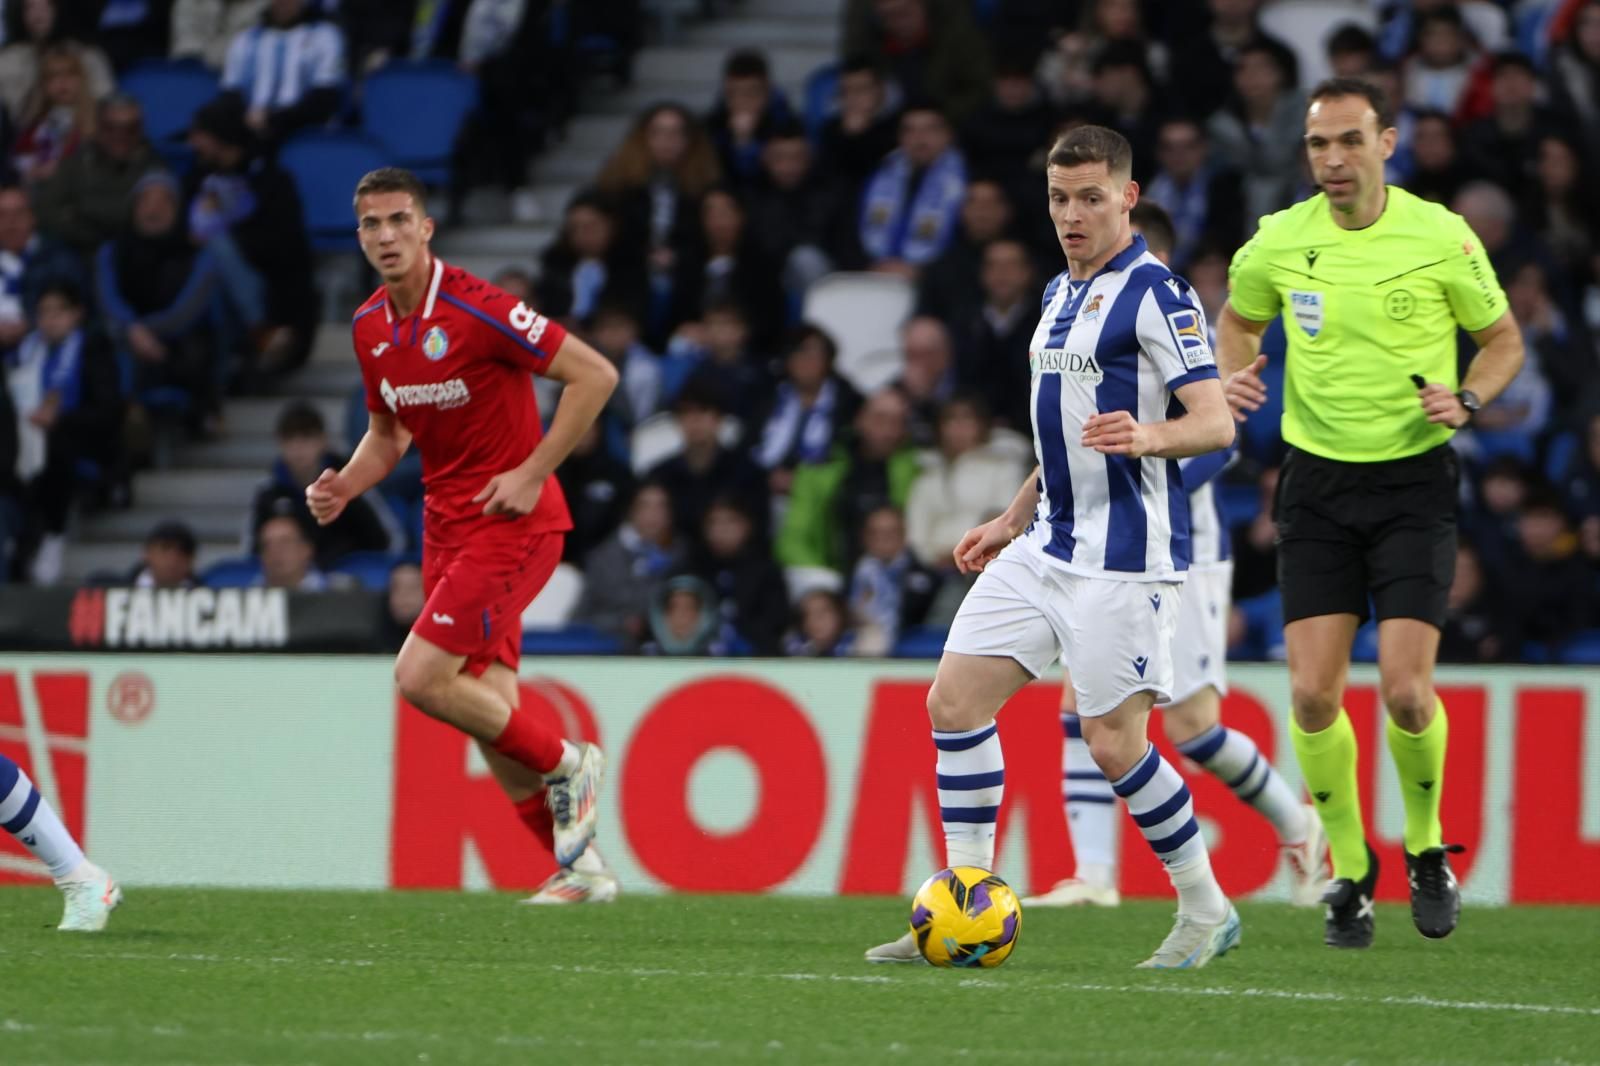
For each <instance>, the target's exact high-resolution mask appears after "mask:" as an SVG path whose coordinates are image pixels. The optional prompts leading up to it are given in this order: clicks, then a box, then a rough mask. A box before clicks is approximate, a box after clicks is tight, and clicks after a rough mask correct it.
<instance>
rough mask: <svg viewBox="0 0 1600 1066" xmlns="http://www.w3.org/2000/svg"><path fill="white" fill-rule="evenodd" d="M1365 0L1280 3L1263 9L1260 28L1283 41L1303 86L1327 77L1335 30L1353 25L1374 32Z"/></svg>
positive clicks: (1374, 20) (1373, 18) (1375, 23)
mask: <svg viewBox="0 0 1600 1066" xmlns="http://www.w3.org/2000/svg"><path fill="white" fill-rule="evenodd" d="M1374 6H1375V5H1372V4H1368V3H1365V2H1364V0H1278V2H1277V3H1274V4H1267V5H1265V6H1264V7H1263V8H1262V10H1261V29H1262V30H1263V31H1265V32H1266V33H1267V34H1269V35H1271V36H1273V37H1275V38H1277V39H1278V40H1280V41H1283V42H1284V43H1285V44H1287V45H1288V46H1289V47H1290V49H1291V50H1293V51H1294V53H1295V59H1296V60H1297V61H1298V62H1299V65H1300V84H1301V85H1308V86H1309V85H1315V84H1316V83H1317V82H1319V81H1321V80H1322V79H1324V78H1326V77H1328V75H1329V74H1330V73H1331V72H1330V71H1329V69H1328V55H1327V43H1328V38H1329V37H1330V36H1332V34H1333V31H1334V30H1336V29H1338V28H1339V27H1340V26H1343V25H1345V24H1346V23H1354V24H1355V25H1357V26H1360V27H1361V28H1362V29H1364V30H1367V31H1368V32H1373V33H1375V32H1376V31H1377V28H1378V20H1377V17H1376V15H1375V14H1374V13H1373V11H1372V8H1373V7H1374Z"/></svg>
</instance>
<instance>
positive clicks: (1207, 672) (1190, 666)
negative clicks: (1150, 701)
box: [1172, 562, 1233, 703]
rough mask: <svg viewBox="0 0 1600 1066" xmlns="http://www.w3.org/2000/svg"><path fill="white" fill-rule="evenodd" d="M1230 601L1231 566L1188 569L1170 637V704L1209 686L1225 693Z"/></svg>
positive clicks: (1231, 600)
mask: <svg viewBox="0 0 1600 1066" xmlns="http://www.w3.org/2000/svg"><path fill="white" fill-rule="evenodd" d="M1232 602H1233V564H1232V563H1231V562H1229V563H1217V564H1215V565H1214V566H1208V567H1205V568H1203V569H1199V570H1190V571H1189V579H1188V580H1187V581H1185V582H1184V583H1183V604H1182V606H1180V607H1179V608H1178V632H1177V635H1176V636H1174V637H1173V638H1172V675H1173V681H1172V702H1173V703H1178V702H1179V701H1181V700H1186V699H1188V698H1189V697H1190V696H1193V695H1194V694H1195V693H1196V692H1199V691H1200V690H1201V689H1203V688H1205V687H1206V686H1207V685H1210V686H1211V687H1212V688H1214V689H1216V690H1217V695H1219V696H1225V695H1227V694H1228V681H1227V666H1226V662H1227V658H1228V609H1229V607H1230V605H1231V604H1232Z"/></svg>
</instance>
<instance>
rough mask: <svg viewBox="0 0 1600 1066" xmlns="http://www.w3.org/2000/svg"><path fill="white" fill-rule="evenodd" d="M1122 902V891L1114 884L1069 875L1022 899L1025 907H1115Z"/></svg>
mask: <svg viewBox="0 0 1600 1066" xmlns="http://www.w3.org/2000/svg"><path fill="white" fill-rule="evenodd" d="M1121 902H1122V893H1120V892H1118V891H1117V890H1116V888H1115V886H1112V885H1097V884H1095V883H1094V882H1092V881H1081V880H1079V879H1078V878H1076V877H1069V878H1067V879H1066V880H1064V881H1057V882H1056V883H1055V885H1054V887H1052V888H1051V889H1050V891H1048V892H1041V893H1040V894H1039V895H1037V896H1029V897H1028V898H1027V899H1025V900H1023V901H1022V905H1023V906H1025V907H1081V906H1085V905H1090V906H1095V907H1115V906H1117V905H1118V904H1120V903H1121Z"/></svg>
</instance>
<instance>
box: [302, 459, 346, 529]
mask: <svg viewBox="0 0 1600 1066" xmlns="http://www.w3.org/2000/svg"><path fill="white" fill-rule="evenodd" d="M349 502H350V494H349V493H348V492H347V491H346V490H345V486H344V480H343V479H342V478H341V477H339V471H337V470H335V469H333V467H331V466H330V467H329V468H328V469H326V470H324V471H323V472H322V473H321V474H320V475H318V477H317V480H315V481H313V482H312V483H311V484H309V485H307V486H306V506H307V507H308V508H310V509H311V517H312V518H315V519H316V520H317V525H319V526H325V525H327V524H328V523H329V522H332V521H333V520H334V519H335V518H338V517H339V515H340V514H341V513H343V511H344V505H345V504H346V503H349Z"/></svg>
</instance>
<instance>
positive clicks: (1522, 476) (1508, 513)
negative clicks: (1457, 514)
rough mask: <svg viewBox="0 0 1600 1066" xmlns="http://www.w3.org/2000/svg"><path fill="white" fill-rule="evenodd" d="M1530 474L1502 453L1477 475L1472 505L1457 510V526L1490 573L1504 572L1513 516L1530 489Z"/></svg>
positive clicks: (1514, 523) (1513, 537)
mask: <svg viewBox="0 0 1600 1066" xmlns="http://www.w3.org/2000/svg"><path fill="white" fill-rule="evenodd" d="M1532 486H1533V475H1532V473H1531V472H1530V471H1529V469H1528V467H1527V466H1526V465H1525V464H1524V463H1523V462H1522V460H1520V459H1518V458H1517V457H1516V456H1514V455H1503V456H1500V457H1499V458H1498V459H1495V460H1493V461H1491V462H1490V463H1489V464H1488V465H1487V466H1485V467H1484V468H1483V471H1482V473H1481V474H1480V475H1479V477H1478V486H1477V501H1476V506H1473V507H1469V508H1466V509H1464V510H1463V511H1462V513H1461V527H1462V530H1463V531H1464V532H1465V533H1466V534H1467V536H1468V537H1469V538H1470V539H1471V540H1472V544H1473V547H1475V548H1476V549H1477V550H1478V555H1479V557H1480V558H1481V559H1482V560H1483V564H1484V566H1485V567H1487V568H1488V570H1489V572H1490V573H1493V574H1503V573H1505V572H1506V559H1507V556H1508V555H1509V554H1510V552H1511V546H1512V544H1513V543H1514V542H1515V541H1516V537H1517V515H1518V514H1519V513H1520V512H1521V510H1522V507H1523V504H1525V503H1526V502H1527V500H1528V497H1529V494H1530V492H1532Z"/></svg>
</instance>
